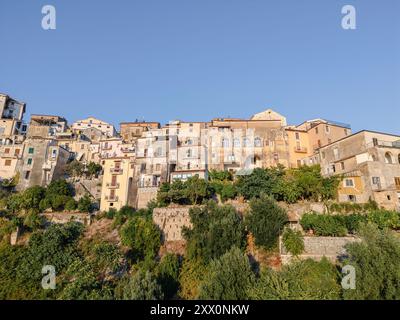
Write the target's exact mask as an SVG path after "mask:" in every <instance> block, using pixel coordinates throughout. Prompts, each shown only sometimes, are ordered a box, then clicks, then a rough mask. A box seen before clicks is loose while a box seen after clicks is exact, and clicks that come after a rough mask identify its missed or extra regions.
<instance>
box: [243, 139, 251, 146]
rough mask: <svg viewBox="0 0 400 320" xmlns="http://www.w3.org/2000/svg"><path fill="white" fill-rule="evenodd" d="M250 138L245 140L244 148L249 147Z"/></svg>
mask: <svg viewBox="0 0 400 320" xmlns="http://www.w3.org/2000/svg"><path fill="white" fill-rule="evenodd" d="M249 142H250V141H249V138H243V147H247V146H248V145H249Z"/></svg>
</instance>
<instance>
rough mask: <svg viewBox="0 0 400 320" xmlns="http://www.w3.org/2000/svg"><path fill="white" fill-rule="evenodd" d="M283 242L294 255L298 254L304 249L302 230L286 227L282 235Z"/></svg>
mask: <svg viewBox="0 0 400 320" xmlns="http://www.w3.org/2000/svg"><path fill="white" fill-rule="evenodd" d="M282 241H283V244H284V245H285V248H286V249H287V251H289V252H290V253H291V254H292V255H294V256H298V255H300V254H301V253H302V252H303V251H304V239H303V235H302V234H301V232H300V231H295V230H292V229H290V228H286V229H285V231H284V233H283V236H282Z"/></svg>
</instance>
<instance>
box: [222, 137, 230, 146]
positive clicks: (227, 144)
mask: <svg viewBox="0 0 400 320" xmlns="http://www.w3.org/2000/svg"><path fill="white" fill-rule="evenodd" d="M222 147H223V148H228V147H229V140H228V139H226V138H223V139H222Z"/></svg>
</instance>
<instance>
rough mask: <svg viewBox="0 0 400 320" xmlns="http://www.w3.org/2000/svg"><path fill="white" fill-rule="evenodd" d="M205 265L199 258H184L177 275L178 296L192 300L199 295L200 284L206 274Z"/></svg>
mask: <svg viewBox="0 0 400 320" xmlns="http://www.w3.org/2000/svg"><path fill="white" fill-rule="evenodd" d="M206 270H207V269H206V265H205V264H204V262H203V261H202V259H201V258H199V257H196V258H188V257H185V258H184V260H183V263H182V269H181V272H180V274H179V284H180V290H179V296H180V297H181V298H183V299H187V300H193V299H196V298H197V296H198V295H199V288H200V284H201V282H202V281H203V279H204V277H205V273H206Z"/></svg>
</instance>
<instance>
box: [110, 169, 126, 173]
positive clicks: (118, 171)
mask: <svg viewBox="0 0 400 320" xmlns="http://www.w3.org/2000/svg"><path fill="white" fill-rule="evenodd" d="M123 172H124V170H122V168H110V173H113V174H122V173H123Z"/></svg>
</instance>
